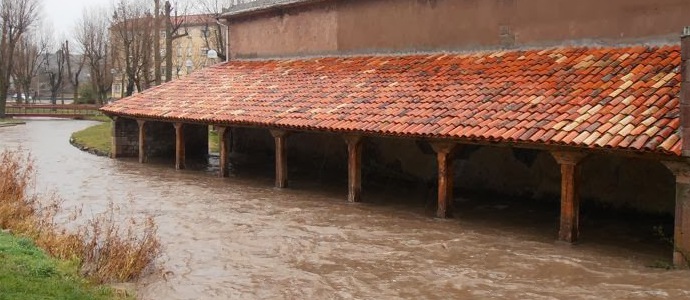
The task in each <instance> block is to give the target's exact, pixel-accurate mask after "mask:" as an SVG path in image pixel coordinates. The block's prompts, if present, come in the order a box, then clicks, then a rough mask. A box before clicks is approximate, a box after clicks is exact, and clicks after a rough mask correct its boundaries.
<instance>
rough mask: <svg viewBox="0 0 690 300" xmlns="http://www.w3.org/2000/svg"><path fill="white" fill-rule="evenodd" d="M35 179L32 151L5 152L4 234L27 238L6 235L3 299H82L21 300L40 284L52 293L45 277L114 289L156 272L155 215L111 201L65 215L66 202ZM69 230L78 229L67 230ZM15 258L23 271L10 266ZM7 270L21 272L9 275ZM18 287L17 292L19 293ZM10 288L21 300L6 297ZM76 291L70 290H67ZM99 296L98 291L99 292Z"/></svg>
mask: <svg viewBox="0 0 690 300" xmlns="http://www.w3.org/2000/svg"><path fill="white" fill-rule="evenodd" d="M35 177H36V174H35V169H34V162H33V160H32V159H31V157H30V156H29V155H27V154H26V151H22V149H18V150H14V151H9V150H6V151H4V152H2V153H0V229H8V230H11V232H12V233H13V234H15V235H16V236H18V237H22V238H26V239H20V240H12V239H8V237H7V236H6V235H4V236H3V237H2V238H3V240H2V242H1V243H0V265H2V266H0V299H80V298H72V297H44V298H43V297H30V296H26V297H20V296H21V295H22V294H21V293H23V292H26V290H27V288H28V289H31V287H32V285H34V284H40V285H43V284H45V286H46V287H47V289H52V288H51V287H50V286H49V285H48V283H47V282H45V283H37V282H38V281H36V280H38V279H39V278H41V277H45V278H48V279H47V280H54V279H57V278H68V279H69V278H72V279H71V280H76V281H74V282H77V283H79V282H84V281H83V280H84V279H79V278H86V280H88V281H89V282H92V283H94V284H106V283H107V284H109V283H116V282H132V281H135V280H137V279H138V278H139V277H140V276H142V275H143V274H147V273H148V272H151V271H155V269H154V267H155V266H154V262H155V260H156V258H157V257H158V255H159V254H160V242H159V241H158V237H157V234H156V232H157V226H156V224H155V222H154V220H153V218H152V217H151V216H141V217H137V218H135V217H134V216H126V215H122V213H121V210H120V207H119V206H117V205H116V204H114V203H113V202H112V201H110V202H109V203H108V206H107V209H106V210H105V211H103V212H100V213H97V214H95V215H93V216H91V217H89V218H85V217H83V216H82V210H81V208H75V209H74V210H73V211H65V210H63V209H62V206H61V203H62V199H60V198H59V197H58V196H57V195H52V196H50V195H39V194H36V193H35V192H33V191H34V189H35ZM59 217H67V218H68V219H67V221H69V222H74V223H72V224H63V223H62V222H60V223H58V222H57V221H56V219H58V218H59ZM76 220H80V221H79V222H75V221H76ZM63 226H67V227H69V228H72V230H69V231H68V230H65V229H64V227H63ZM34 244H35V245H36V246H37V247H38V248H40V249H42V250H43V251H45V254H47V255H49V256H50V257H52V258H54V259H59V260H62V261H61V262H60V261H56V260H52V259H47V257H46V256H45V254H43V253H42V252H40V251H35V249H34V248H32V247H33V245H34ZM32 249H33V250H32ZM10 259H11V260H13V261H15V262H16V264H18V265H19V267H14V265H13V264H6V263H5V262H6V261H10ZM65 261H69V262H70V263H64V262H65ZM3 267H7V268H10V269H11V270H10V271H12V272H18V273H16V274H15V273H9V271H8V272H5V271H6V270H5V269H2V268H3ZM8 270H9V269H8ZM27 274H28V275H27ZM76 274H80V275H81V276H83V277H78V276H77V275H76ZM47 275H51V276H52V277H51V276H47ZM53 275H55V276H53ZM27 276H28V277H27ZM33 277H37V278H33ZM53 277H54V278H53ZM51 278H52V279H51ZM75 278H76V279H75ZM3 280H4V281H3ZM15 286H17V288H16V289H14V288H13V287H15ZM84 287H88V286H86V285H84ZM10 288H12V291H13V293H20V294H17V295H20V296H16V297H15V296H12V297H9V298H4V297H5V295H7V294H8V292H6V291H5V290H4V289H10ZM71 290H73V289H72V288H71V287H70V286H69V285H67V291H68V292H69V291H71ZM94 291H96V292H98V289H95V290H94ZM87 295H88V294H87ZM86 299H89V298H88V297H87V298H86Z"/></svg>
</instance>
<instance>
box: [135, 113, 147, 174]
mask: <svg viewBox="0 0 690 300" xmlns="http://www.w3.org/2000/svg"><path fill="white" fill-rule="evenodd" d="M137 124H138V125H139V163H142V164H143V163H146V162H147V161H148V153H146V121H144V120H137Z"/></svg>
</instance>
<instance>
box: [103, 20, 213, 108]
mask: <svg viewBox="0 0 690 300" xmlns="http://www.w3.org/2000/svg"><path fill="white" fill-rule="evenodd" d="M135 22H137V24H134V25H129V26H130V27H128V29H126V30H127V31H129V32H132V31H133V32H134V33H128V34H132V35H133V36H134V37H133V38H132V42H133V43H136V44H138V46H135V48H136V50H135V51H130V52H133V53H132V54H130V55H129V57H130V59H131V61H130V64H132V65H134V66H133V67H131V70H130V72H135V73H136V75H134V77H136V78H138V79H141V82H140V84H135V86H134V92H135V93H136V92H139V91H141V90H144V89H146V88H148V87H151V86H153V85H155V83H154V81H155V78H154V74H155V69H154V68H155V63H154V61H155V59H154V51H153V49H154V46H153V42H152V41H153V39H154V36H155V35H154V34H153V30H154V29H153V27H152V26H151V20H150V19H149V20H146V19H139V20H136V21H135ZM216 22H217V21H216V19H215V18H214V17H213V16H211V15H186V16H179V17H176V18H175V19H174V21H173V24H175V26H176V27H178V26H179V28H177V29H176V31H175V32H174V34H173V36H175V37H174V38H173V41H172V45H173V46H172V49H171V51H172V74H173V76H172V78H171V80H174V79H177V78H180V77H183V76H185V75H188V74H190V73H192V72H194V71H195V70H198V69H201V68H203V67H205V66H209V65H212V64H214V63H216V62H217V60H214V59H209V58H208V57H207V52H208V51H209V48H210V47H211V46H209V45H214V44H215V41H214V38H215V37H216V36H217V35H216V31H217V26H216ZM129 28H139V29H137V30H132V29H129ZM118 30H121V29H118V24H115V25H113V26H112V27H111V41H112V42H111V43H112V46H111V47H112V49H113V69H112V70H111V73H112V74H113V75H114V80H113V88H112V94H113V98H114V99H119V98H122V97H123V96H124V95H126V89H127V81H128V80H127V79H128V76H127V72H128V71H127V70H128V67H127V59H126V54H125V53H126V51H125V47H126V45H125V44H124V42H123V39H122V38H121V36H122V34H118V32H117V31H118ZM158 30H159V32H160V41H159V43H160V57H161V62H162V63H161V70H160V74H161V79H162V81H163V82H165V81H168V80H167V78H166V76H165V74H166V70H165V68H166V67H167V65H166V59H165V55H166V54H167V51H168V49H166V38H167V36H166V30H165V29H164V26H161V28H159V29H158ZM146 39H150V40H151V41H150V42H149V41H146ZM132 61H133V62H132Z"/></svg>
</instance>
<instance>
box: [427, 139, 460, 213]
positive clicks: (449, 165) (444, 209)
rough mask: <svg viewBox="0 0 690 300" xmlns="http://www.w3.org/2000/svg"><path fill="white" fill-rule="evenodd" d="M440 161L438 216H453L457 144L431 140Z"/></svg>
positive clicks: (438, 161)
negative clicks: (454, 161) (454, 164)
mask: <svg viewBox="0 0 690 300" xmlns="http://www.w3.org/2000/svg"><path fill="white" fill-rule="evenodd" d="M431 147H432V148H433V149H434V151H436V159H437V163H438V208H437V210H436V217H438V218H449V217H451V212H452V205H453V152H454V150H455V147H456V144H455V143H449V142H431Z"/></svg>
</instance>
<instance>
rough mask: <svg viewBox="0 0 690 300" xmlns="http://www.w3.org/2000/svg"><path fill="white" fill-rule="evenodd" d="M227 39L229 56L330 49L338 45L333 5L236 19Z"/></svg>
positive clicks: (328, 50)
mask: <svg viewBox="0 0 690 300" xmlns="http://www.w3.org/2000/svg"><path fill="white" fill-rule="evenodd" d="M229 40H230V51H231V57H264V56H278V55H284V54H286V53H303V54H310V53H323V52H333V51H336V50H337V45H338V43H337V12H336V10H335V5H332V4H331V5H324V6H320V7H315V8H313V9H308V10H290V11H285V12H283V13H278V14H262V15H259V16H255V17H251V18H244V19H241V20H236V21H233V22H232V23H231V24H230V38H229Z"/></svg>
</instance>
